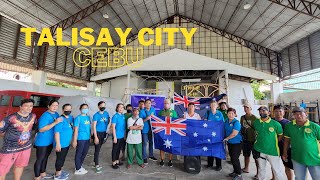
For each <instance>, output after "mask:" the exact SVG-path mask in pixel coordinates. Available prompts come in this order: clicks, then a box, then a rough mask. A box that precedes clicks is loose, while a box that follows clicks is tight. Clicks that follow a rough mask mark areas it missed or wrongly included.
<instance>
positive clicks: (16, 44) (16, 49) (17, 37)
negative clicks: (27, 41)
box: [13, 24, 21, 59]
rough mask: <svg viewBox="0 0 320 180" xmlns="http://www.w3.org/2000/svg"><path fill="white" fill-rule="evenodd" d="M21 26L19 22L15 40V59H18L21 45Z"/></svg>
mask: <svg viewBox="0 0 320 180" xmlns="http://www.w3.org/2000/svg"><path fill="white" fill-rule="evenodd" d="M20 28H21V25H20V24H18V29H17V32H16V41H15V44H14V50H13V59H17V54H18V47H19V39H20Z"/></svg>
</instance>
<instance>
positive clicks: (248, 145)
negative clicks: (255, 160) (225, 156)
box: [242, 141, 254, 157]
mask: <svg viewBox="0 0 320 180" xmlns="http://www.w3.org/2000/svg"><path fill="white" fill-rule="evenodd" d="M253 144H254V142H251V141H243V142H242V152H243V156H244V157H250V155H251V152H252V149H253Z"/></svg>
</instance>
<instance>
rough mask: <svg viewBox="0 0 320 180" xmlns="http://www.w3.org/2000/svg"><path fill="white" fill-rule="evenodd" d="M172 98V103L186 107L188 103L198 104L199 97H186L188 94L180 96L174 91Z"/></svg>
mask: <svg viewBox="0 0 320 180" xmlns="http://www.w3.org/2000/svg"><path fill="white" fill-rule="evenodd" d="M173 100H174V105H181V104H183V107H184V108H187V107H188V104H189V103H191V102H192V103H194V105H200V102H199V100H200V98H188V96H182V97H181V96H180V95H179V94H178V93H176V92H175V93H174V96H173Z"/></svg>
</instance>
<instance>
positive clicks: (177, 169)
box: [0, 139, 271, 180]
mask: <svg viewBox="0 0 320 180" xmlns="http://www.w3.org/2000/svg"><path fill="white" fill-rule="evenodd" d="M0 141H2V139H1V140H0ZM1 144H2V142H1ZM111 146H112V144H111V141H110V140H108V142H107V143H106V144H104V146H103V148H102V152H101V156H102V157H101V160H100V161H101V162H102V163H101V166H102V167H103V172H102V173H101V174H96V173H95V172H94V170H92V169H91V166H92V162H93V153H94V147H93V146H91V147H90V149H89V153H88V156H87V158H86V160H85V163H84V167H85V168H86V169H87V170H88V171H89V172H88V174H86V175H82V176H76V175H74V174H73V172H74V154H75V150H74V149H73V148H72V149H71V150H70V151H69V154H68V156H67V160H66V163H65V167H64V169H65V170H66V171H68V172H70V174H71V175H70V178H69V179H71V180H72V179H77V180H87V179H92V180H105V179H108V180H110V179H129V180H135V179H137V180H143V179H148V180H157V179H175V180H184V179H190V180H191V179H219V180H224V179H230V178H228V177H227V176H226V175H227V174H229V173H231V172H232V171H233V168H232V165H231V164H229V163H227V162H226V161H223V169H222V171H220V172H216V171H214V170H213V169H208V168H206V167H205V165H206V163H207V162H206V161H205V160H202V170H201V172H200V173H199V174H197V175H193V174H188V173H186V172H184V171H183V167H182V161H178V160H174V167H172V168H170V167H166V166H165V167H160V166H159V165H158V162H149V164H148V166H147V167H146V168H145V169H142V168H141V167H139V166H138V165H133V166H132V168H131V169H129V170H128V169H126V166H125V165H123V166H121V168H120V169H118V170H114V169H112V168H111V165H110V164H111ZM155 152H156V155H157V156H156V157H159V151H158V150H155ZM34 162H35V149H33V151H32V156H31V159H30V164H29V166H28V167H27V168H26V169H25V172H24V175H23V178H22V179H23V180H32V179H33V163H34ZM54 163H55V153H54V152H53V153H52V154H51V156H50V158H49V161H48V167H47V172H49V173H53V172H54ZM241 164H243V159H242V156H241ZM268 169H269V170H270V166H269V167H268ZM250 171H251V173H249V174H243V177H244V179H253V176H254V173H255V165H254V163H253V160H252V161H251V165H250ZM269 172H271V170H270V171H269ZM269 177H270V179H271V175H270V173H269ZM7 179H8V180H11V179H13V177H12V172H10V174H9V175H8V176H7Z"/></svg>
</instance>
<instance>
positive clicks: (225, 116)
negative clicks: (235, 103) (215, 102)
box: [219, 109, 229, 122]
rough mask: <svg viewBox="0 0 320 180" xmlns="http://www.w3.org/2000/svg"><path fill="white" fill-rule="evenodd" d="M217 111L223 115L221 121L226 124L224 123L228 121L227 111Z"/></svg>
mask: <svg viewBox="0 0 320 180" xmlns="http://www.w3.org/2000/svg"><path fill="white" fill-rule="evenodd" d="M219 111H220V112H221V113H222V115H223V119H224V120H223V121H224V122H226V121H228V120H229V119H228V113H227V110H220V109H219Z"/></svg>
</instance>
